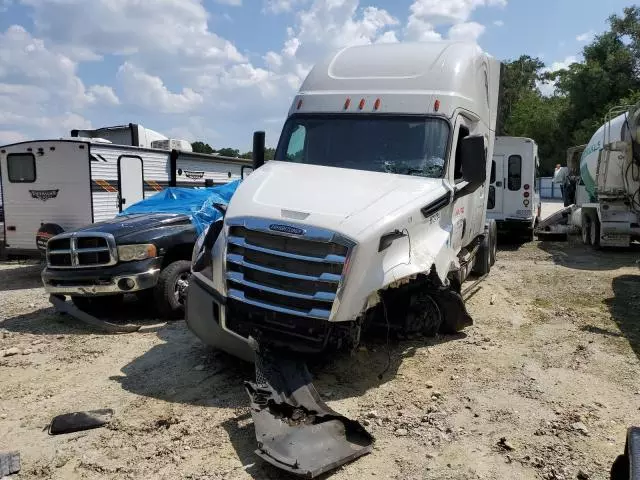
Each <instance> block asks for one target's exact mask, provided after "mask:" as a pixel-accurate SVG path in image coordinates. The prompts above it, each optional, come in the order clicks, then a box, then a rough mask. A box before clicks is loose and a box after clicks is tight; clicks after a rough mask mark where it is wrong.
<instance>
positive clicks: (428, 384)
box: [425, 381, 433, 388]
mask: <svg viewBox="0 0 640 480" xmlns="http://www.w3.org/2000/svg"><path fill="white" fill-rule="evenodd" d="M425 386H426V387H427V388H433V382H431V381H428V382H427V383H426V384H425Z"/></svg>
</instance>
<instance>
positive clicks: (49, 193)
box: [29, 189, 60, 202]
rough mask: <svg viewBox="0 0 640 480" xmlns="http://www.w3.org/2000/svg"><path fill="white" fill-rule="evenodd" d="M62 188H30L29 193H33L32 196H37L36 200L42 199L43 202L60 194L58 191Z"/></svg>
mask: <svg viewBox="0 0 640 480" xmlns="http://www.w3.org/2000/svg"><path fill="white" fill-rule="evenodd" d="M59 191H60V190H59V189H55V190H29V193H30V194H31V197H33V198H35V199H36V200H42V201H43V202H46V201H47V200H50V199H52V198H56V197H57V196H58V192H59Z"/></svg>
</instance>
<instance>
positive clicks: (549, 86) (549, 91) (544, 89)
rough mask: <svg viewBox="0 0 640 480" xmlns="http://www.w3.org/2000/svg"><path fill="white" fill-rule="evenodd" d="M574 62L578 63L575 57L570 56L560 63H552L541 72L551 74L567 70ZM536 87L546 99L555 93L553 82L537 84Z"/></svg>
mask: <svg viewBox="0 0 640 480" xmlns="http://www.w3.org/2000/svg"><path fill="white" fill-rule="evenodd" d="M576 62H578V57H576V56H575V55H570V56H568V57H566V58H565V59H564V60H562V61H559V62H553V63H552V64H551V66H549V67H545V68H543V69H542V70H541V72H542V73H553V72H558V71H560V70H568V69H569V67H570V66H571V65H572V64H574V63H576ZM537 87H538V90H540V92H541V93H542V95H544V96H546V97H550V96H551V95H553V94H554V93H555V92H556V85H555V82H553V81H549V82H537Z"/></svg>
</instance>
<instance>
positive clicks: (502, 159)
mask: <svg viewBox="0 0 640 480" xmlns="http://www.w3.org/2000/svg"><path fill="white" fill-rule="evenodd" d="M539 165H540V161H539V159H538V145H537V144H536V142H535V141H534V140H532V139H530V138H524V137H496V140H495V144H494V152H493V160H492V162H491V174H490V180H489V181H490V185H489V198H488V201H487V218H490V219H494V220H495V221H496V223H497V225H498V231H499V232H500V235H501V236H504V237H507V238H512V239H524V240H533V232H534V229H535V226H536V223H537V222H538V220H539V218H540V194H539V192H538V167H539Z"/></svg>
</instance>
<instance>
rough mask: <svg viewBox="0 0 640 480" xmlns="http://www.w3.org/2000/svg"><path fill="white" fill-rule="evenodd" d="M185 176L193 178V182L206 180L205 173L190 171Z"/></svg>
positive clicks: (185, 172)
mask: <svg viewBox="0 0 640 480" xmlns="http://www.w3.org/2000/svg"><path fill="white" fill-rule="evenodd" d="M184 174H185V176H186V177H187V178H191V179H193V180H200V179H202V178H204V172H189V171H188V170H185V171H184Z"/></svg>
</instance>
